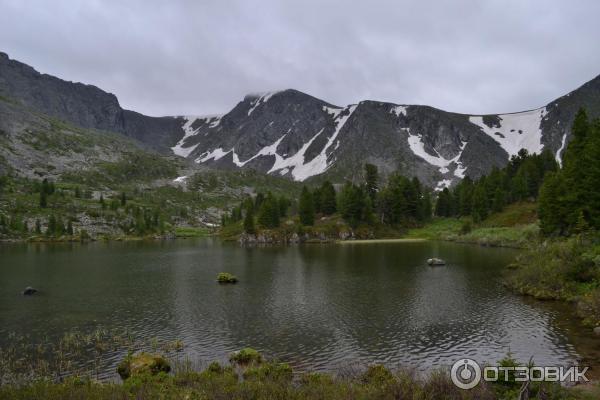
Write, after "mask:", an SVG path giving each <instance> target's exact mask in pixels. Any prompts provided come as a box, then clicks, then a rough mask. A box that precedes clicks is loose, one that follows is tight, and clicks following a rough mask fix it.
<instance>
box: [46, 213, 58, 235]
mask: <svg viewBox="0 0 600 400" xmlns="http://www.w3.org/2000/svg"><path fill="white" fill-rule="evenodd" d="M55 233H56V217H55V216H54V214H50V217H49V218H48V228H47V229H46V235H47V236H52V235H54V234H55Z"/></svg>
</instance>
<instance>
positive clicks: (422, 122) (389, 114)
mask: <svg viewBox="0 0 600 400" xmlns="http://www.w3.org/2000/svg"><path fill="white" fill-rule="evenodd" d="M0 96H3V97H5V98H8V99H11V100H12V101H16V102H18V103H19V105H21V106H23V107H27V108H30V109H34V110H38V111H40V112H41V113H44V114H47V115H50V116H53V117H56V118H59V119H63V120H66V121H68V122H70V123H73V124H76V125H79V126H82V127H84V128H93V129H97V130H102V131H111V132H117V133H120V134H123V135H125V136H128V137H130V138H134V139H136V140H137V141H138V142H140V143H143V144H144V145H146V146H149V147H151V148H153V149H156V150H158V151H162V152H165V153H170V154H172V153H175V154H176V155H179V156H181V157H185V158H187V159H188V160H190V161H193V162H194V163H196V164H200V165H203V166H208V167H212V168H218V169H239V168H244V169H254V170H257V171H259V172H263V173H267V174H272V175H277V176H284V177H288V178H290V179H293V180H296V181H306V180H308V179H311V180H318V179H324V178H325V177H327V178H328V179H332V180H334V181H342V180H343V179H354V178H355V177H358V176H359V175H360V174H361V165H362V164H364V163H365V162H369V163H372V164H375V165H377V166H378V167H379V170H380V171H381V172H382V173H383V174H389V173H392V172H395V171H400V172H401V173H402V174H404V175H406V176H417V177H419V178H420V179H421V180H422V181H423V182H424V183H425V184H427V185H429V186H431V187H433V188H436V189H441V188H443V187H446V186H449V185H452V184H453V183H456V182H457V181H458V180H460V179H462V178H464V177H465V176H470V177H472V178H477V177H479V176H481V175H483V174H485V173H487V172H489V171H490V170H491V169H492V168H493V167H502V166H504V165H505V164H506V163H507V161H508V160H509V158H510V157H511V156H512V155H515V154H516V153H517V152H518V151H519V150H520V149H521V148H525V149H527V150H528V151H529V152H540V151H542V150H544V149H546V150H549V151H551V152H552V154H554V155H555V157H556V158H557V159H558V160H560V157H561V154H562V150H563V149H564V147H565V144H566V143H567V142H568V140H569V135H570V125H571V123H572V120H573V118H574V115H575V113H576V111H577V110H578V109H579V107H586V108H587V109H588V112H589V113H590V115H591V116H600V77H597V78H595V79H593V80H592V81H590V82H588V83H586V84H585V85H583V86H582V87H580V88H579V89H577V90H575V91H573V92H571V93H569V94H567V95H566V96H563V97H561V98H559V99H557V100H555V101H552V102H550V103H549V104H547V105H546V106H544V107H541V108H538V109H535V110H530V111H525V112H518V113H513V114H500V115H483V116H482V115H465V114H457V113H451V112H446V111H443V110H439V109H435V108H432V107H428V106H421V105H398V104H391V103H382V102H376V101H362V102H360V103H359V104H353V105H348V106H343V107H341V106H336V105H333V104H329V103H327V102H325V101H322V100H320V99H317V98H315V97H312V96H310V95H307V94H304V93H302V92H299V91H297V90H293V89H288V90H284V91H279V92H274V93H266V94H260V95H248V96H246V97H245V98H244V99H243V100H242V101H241V102H239V103H238V104H237V105H236V106H235V107H234V108H233V109H231V110H230V111H229V112H228V113H226V114H224V115H221V116H208V117H192V116H190V117H161V118H156V117H148V116H144V115H142V114H138V113H135V112H133V111H128V110H123V109H122V108H121V107H120V105H119V103H118V100H117V98H116V97H115V96H114V95H112V94H110V93H106V92H104V91H102V90H101V89H98V88H96V87H94V86H89V85H84V84H80V83H72V82H66V81H63V80H60V79H58V78H55V77H52V76H49V75H44V74H40V73H38V72H37V71H35V70H34V69H33V68H31V67H29V66H27V65H25V64H22V63H20V62H18V61H14V60H10V59H9V58H8V56H7V55H6V54H3V53H0ZM5 118H7V117H6V116H5ZM8 118H9V119H10V117H8ZM5 131H6V130H5ZM8 131H10V129H8Z"/></svg>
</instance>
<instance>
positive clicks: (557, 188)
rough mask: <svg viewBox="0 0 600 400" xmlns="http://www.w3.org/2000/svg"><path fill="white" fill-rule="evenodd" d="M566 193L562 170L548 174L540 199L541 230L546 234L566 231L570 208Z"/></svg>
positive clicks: (560, 233)
mask: <svg viewBox="0 0 600 400" xmlns="http://www.w3.org/2000/svg"><path fill="white" fill-rule="evenodd" d="M565 195H566V186H565V181H564V177H563V173H562V171H557V172H549V173H548V174H546V176H545V178H544V183H543V185H542V187H541V188H540V195H539V199H538V217H539V219H540V230H541V231H542V233H543V234H544V235H553V234H559V235H562V234H565V233H566V231H567V226H568V220H567V214H568V213H569V210H568V208H567V207H568V203H567V201H566V199H565Z"/></svg>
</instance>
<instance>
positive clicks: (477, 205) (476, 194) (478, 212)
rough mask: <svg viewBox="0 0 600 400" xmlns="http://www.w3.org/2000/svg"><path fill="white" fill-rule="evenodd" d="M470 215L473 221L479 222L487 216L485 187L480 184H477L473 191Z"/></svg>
mask: <svg viewBox="0 0 600 400" xmlns="http://www.w3.org/2000/svg"><path fill="white" fill-rule="evenodd" d="M471 215H472V217H473V221H474V222H480V221H483V220H484V219H486V218H487V215H488V206H487V197H486V193H485V189H484V187H483V186H482V185H477V187H475V190H474V191H473V206H472V210H471Z"/></svg>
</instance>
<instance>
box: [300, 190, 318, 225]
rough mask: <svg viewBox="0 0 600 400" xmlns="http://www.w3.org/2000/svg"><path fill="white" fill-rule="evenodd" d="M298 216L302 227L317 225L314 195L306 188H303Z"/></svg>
mask: <svg viewBox="0 0 600 400" xmlns="http://www.w3.org/2000/svg"><path fill="white" fill-rule="evenodd" d="M298 216H299V217H300V223H301V224H302V225H314V223H315V208H314V202H313V198H312V193H311V192H310V191H309V190H308V188H307V187H306V186H304V187H303V188H302V193H301V194H300V203H299V204H298Z"/></svg>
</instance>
